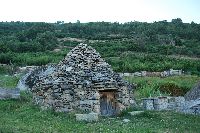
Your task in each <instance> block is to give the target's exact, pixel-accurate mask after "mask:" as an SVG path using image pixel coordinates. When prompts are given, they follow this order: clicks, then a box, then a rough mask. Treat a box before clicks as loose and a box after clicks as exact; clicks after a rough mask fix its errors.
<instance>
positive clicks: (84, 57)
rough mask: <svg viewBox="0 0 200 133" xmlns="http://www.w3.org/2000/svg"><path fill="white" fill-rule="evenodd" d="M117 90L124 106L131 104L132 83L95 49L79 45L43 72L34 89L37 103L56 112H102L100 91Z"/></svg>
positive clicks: (119, 99)
mask: <svg viewBox="0 0 200 133" xmlns="http://www.w3.org/2000/svg"><path fill="white" fill-rule="evenodd" d="M103 90H107V91H108V90H112V91H113V90H114V91H115V92H116V96H115V97H116V100H117V103H118V105H119V106H120V108H125V107H128V106H129V105H130V101H131V96H130V90H131V86H130V85H129V84H128V83H127V82H125V81H123V80H122V78H121V77H120V76H119V74H117V73H115V72H113V70H112V69H111V66H110V65H109V64H108V63H106V62H105V61H104V60H103V59H102V58H101V56H100V54H99V53H98V52H96V50H95V49H93V48H92V47H90V46H88V45H87V44H79V45H78V46H77V47H75V48H74V49H72V50H71V51H70V52H69V53H68V54H67V56H66V57H65V58H64V59H63V60H62V61H60V62H59V63H58V65H57V66H55V67H53V68H52V67H49V68H48V69H46V70H45V71H44V72H42V74H39V76H38V77H37V80H36V81H35V82H34V86H33V88H32V89H31V91H32V92H33V99H34V102H35V103H36V104H39V105H41V107H43V108H52V109H54V110H56V111H61V112H63V111H66V112H68V111H72V110H74V109H80V110H83V111H87V112H96V113H100V94H99V91H103Z"/></svg>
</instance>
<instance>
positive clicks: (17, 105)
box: [0, 93, 200, 133]
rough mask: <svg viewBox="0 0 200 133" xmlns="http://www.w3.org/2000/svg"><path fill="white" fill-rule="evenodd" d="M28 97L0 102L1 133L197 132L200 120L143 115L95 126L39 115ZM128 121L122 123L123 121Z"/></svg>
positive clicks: (44, 113)
mask: <svg viewBox="0 0 200 133" xmlns="http://www.w3.org/2000/svg"><path fill="white" fill-rule="evenodd" d="M30 97H31V96H30V95H28V94H25V93H22V97H21V99H19V100H3V101H0V118H1V119H0V132H15V133H23V132H45V133H46V132H59V133H62V132H78V133H79V132H80V133H90V132H109V133H110V132H138V133H140V132H198V131H200V117H199V116H194V115H184V114H179V113H174V112H168V111H163V112H155V111H145V112H144V113H143V114H140V115H137V116H134V117H133V116H129V115H125V116H122V117H114V118H113V117H112V118H105V117H104V118H100V120H99V121H98V122H92V123H87V122H77V121H76V120H75V117H74V115H73V114H69V113H55V112H53V111H50V110H48V111H41V110H40V109H39V107H37V106H35V105H33V103H32V102H31V98H30ZM124 118H127V119H129V120H130V122H128V123H123V122H122V121H123V119H124Z"/></svg>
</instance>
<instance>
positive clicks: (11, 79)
mask: <svg viewBox="0 0 200 133" xmlns="http://www.w3.org/2000/svg"><path fill="white" fill-rule="evenodd" d="M18 81H19V76H9V75H6V76H5V75H0V88H1V87H2V88H15V87H16V85H17V83H18Z"/></svg>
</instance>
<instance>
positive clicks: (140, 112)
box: [129, 111, 144, 116]
mask: <svg viewBox="0 0 200 133" xmlns="http://www.w3.org/2000/svg"><path fill="white" fill-rule="evenodd" d="M142 113H144V111H132V112H129V114H130V115H132V116H134V115H139V114H142Z"/></svg>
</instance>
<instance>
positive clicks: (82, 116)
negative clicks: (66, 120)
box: [75, 113, 99, 122]
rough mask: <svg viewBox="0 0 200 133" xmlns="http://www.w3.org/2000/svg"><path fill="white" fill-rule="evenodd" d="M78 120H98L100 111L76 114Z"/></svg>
mask: <svg viewBox="0 0 200 133" xmlns="http://www.w3.org/2000/svg"><path fill="white" fill-rule="evenodd" d="M75 116H76V120H77V121H87V122H92V121H98V119H99V114H98V113H89V114H75Z"/></svg>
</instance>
